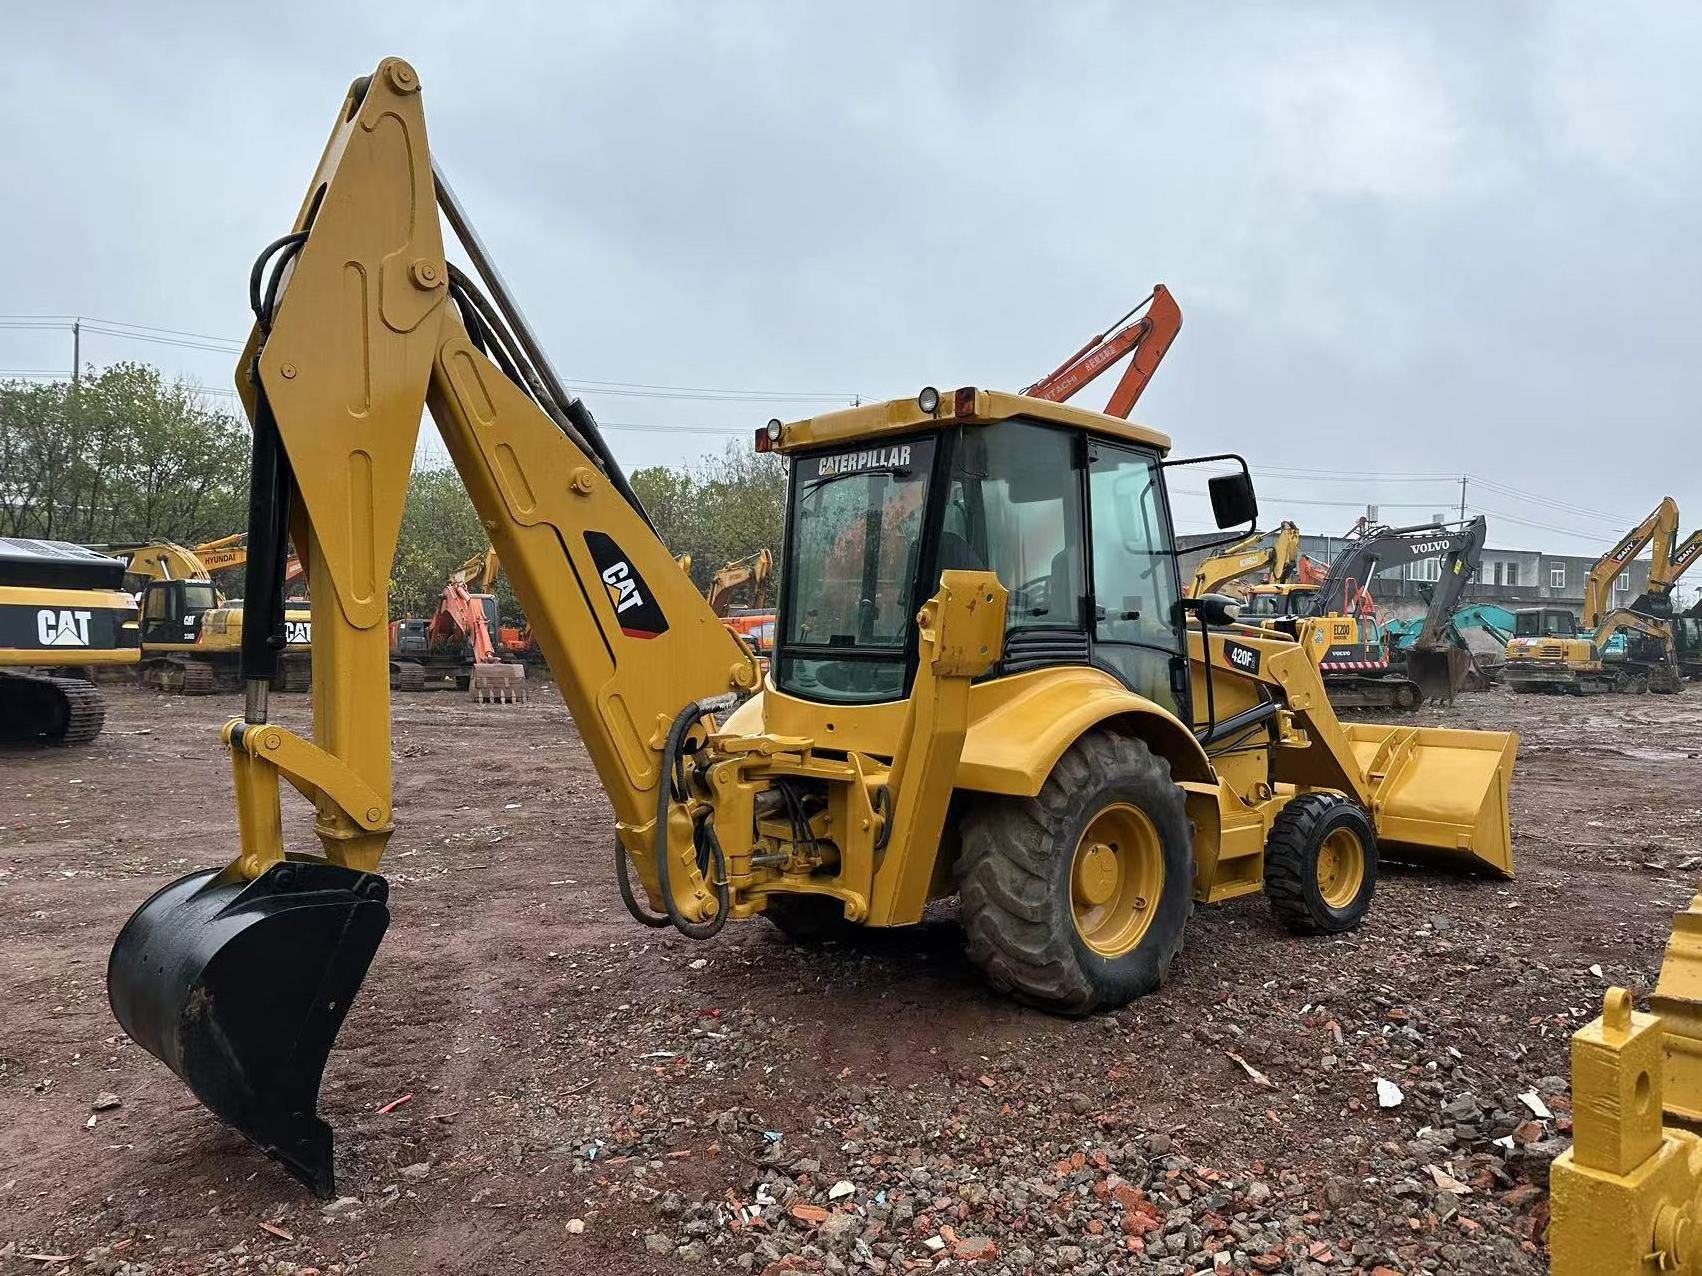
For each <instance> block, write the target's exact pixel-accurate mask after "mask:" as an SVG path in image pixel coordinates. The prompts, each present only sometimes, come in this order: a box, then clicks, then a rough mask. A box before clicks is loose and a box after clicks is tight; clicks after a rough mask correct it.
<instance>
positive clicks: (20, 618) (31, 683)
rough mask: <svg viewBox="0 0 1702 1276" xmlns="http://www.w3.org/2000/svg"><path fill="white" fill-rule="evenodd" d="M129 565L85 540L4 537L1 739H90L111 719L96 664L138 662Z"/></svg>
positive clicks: (0, 559) (0, 554)
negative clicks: (88, 545)
mask: <svg viewBox="0 0 1702 1276" xmlns="http://www.w3.org/2000/svg"><path fill="white" fill-rule="evenodd" d="M123 586H124V564H123V562H121V561H120V560H118V559H115V558H111V557H109V556H107V555H105V554H100V553H96V552H95V551H94V550H91V549H87V548H85V547H84V546H82V545H71V544H68V543H66V542H64V541H43V540H34V539H29V538H25V537H15V536H0V745H47V744H87V743H89V741H91V740H93V739H94V738H95V737H96V736H98V735H99V734H100V732H101V727H102V726H104V725H105V723H106V701H105V700H103V699H102V698H101V694H100V688H99V687H97V686H96V685H95V684H94V681H93V671H94V670H95V669H105V668H114V667H133V666H134V665H135V664H136V662H137V660H138V659H139V658H140V652H139V651H138V650H137V647H136V626H135V624H134V618H135V615H136V602H135V600H134V599H133V598H131V597H130V595H129V594H128V593H126V592H125V590H124V588H123Z"/></svg>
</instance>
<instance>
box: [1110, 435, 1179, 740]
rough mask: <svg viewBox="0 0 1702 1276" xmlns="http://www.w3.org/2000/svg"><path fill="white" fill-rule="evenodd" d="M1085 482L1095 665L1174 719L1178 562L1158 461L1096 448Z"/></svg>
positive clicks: (1132, 452) (1151, 456)
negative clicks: (1090, 524) (1090, 528)
mask: <svg viewBox="0 0 1702 1276" xmlns="http://www.w3.org/2000/svg"><path fill="white" fill-rule="evenodd" d="M1088 475H1089V478H1088V488H1089V504H1090V506H1091V510H1092V521H1093V536H1092V544H1093V605H1094V628H1093V636H1094V661H1095V663H1097V664H1103V665H1105V666H1107V667H1108V668H1110V669H1112V670H1113V671H1114V672H1116V673H1117V674H1118V676H1119V677H1121V678H1122V679H1123V681H1124V682H1125V683H1127V684H1128V685H1129V686H1130V687H1131V688H1132V689H1133V690H1135V691H1136V692H1138V693H1139V694H1141V695H1143V696H1146V697H1147V698H1148V699H1149V700H1153V701H1155V702H1156V703H1158V704H1161V705H1164V706H1165V707H1166V708H1168V709H1171V710H1172V711H1174V712H1177V713H1180V712H1181V710H1182V707H1183V706H1182V705H1181V704H1180V702H1179V701H1180V698H1179V697H1178V695H1177V693H1176V692H1175V691H1174V690H1173V686H1172V668H1173V661H1174V660H1175V659H1176V658H1177V657H1179V655H1180V653H1181V651H1182V634H1181V630H1180V627H1179V622H1178V617H1179V609H1178V607H1177V597H1178V587H1177V580H1176V561H1175V558H1174V556H1173V555H1172V554H1171V552H1170V546H1171V535H1170V517H1169V510H1168V508H1167V506H1166V505H1165V501H1164V485H1163V481H1162V477H1161V471H1160V469H1159V463H1158V457H1157V455H1156V454H1155V453H1152V452H1148V451H1144V450H1141V449H1136V448H1125V447H1120V446H1117V445H1113V444H1109V443H1104V442H1101V441H1099V440H1095V441H1094V443H1093V444H1092V448H1091V452H1090V459H1089V462H1088Z"/></svg>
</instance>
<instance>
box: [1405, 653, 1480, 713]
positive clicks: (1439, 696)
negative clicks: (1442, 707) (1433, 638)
mask: <svg viewBox="0 0 1702 1276" xmlns="http://www.w3.org/2000/svg"><path fill="white" fill-rule="evenodd" d="M1471 666H1472V658H1471V656H1470V655H1469V654H1468V653H1466V652H1464V651H1461V650H1460V649H1459V648H1458V647H1414V648H1412V649H1411V650H1410V651H1408V652H1407V677H1409V678H1411V679H1412V680H1413V681H1414V682H1415V683H1417V684H1418V690H1419V694H1420V695H1421V696H1422V697H1423V698H1424V700H1425V701H1427V702H1428V701H1434V702H1438V703H1441V704H1452V703H1453V702H1454V693H1455V692H1456V691H1458V690H1459V689H1460V688H1461V687H1462V686H1464V685H1465V681H1466V674H1467V673H1469V672H1470V670H1471Z"/></svg>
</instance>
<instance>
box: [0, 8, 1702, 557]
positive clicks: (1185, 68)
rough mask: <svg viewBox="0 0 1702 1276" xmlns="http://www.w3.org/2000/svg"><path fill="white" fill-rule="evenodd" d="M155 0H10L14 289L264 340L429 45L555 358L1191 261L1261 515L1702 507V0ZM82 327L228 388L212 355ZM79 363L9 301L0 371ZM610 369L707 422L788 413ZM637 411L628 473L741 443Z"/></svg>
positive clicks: (861, 341)
mask: <svg viewBox="0 0 1702 1276" xmlns="http://www.w3.org/2000/svg"><path fill="white" fill-rule="evenodd" d="M160 13H161V11H160V10H150V9H146V8H137V7H135V6H130V5H123V4H117V3H106V4H86V5H82V6H77V7H75V10H74V11H71V7H69V6H30V7H28V8H26V9H21V10H20V11H18V12H16V13H13V14H12V15H10V16H9V19H8V21H9V24H10V25H11V27H12V29H13V38H12V39H10V40H9V41H8V44H7V48H6V50H5V51H4V52H3V53H0V66H3V68H4V75H3V76H0V111H3V112H4V118H5V119H6V121H7V124H8V127H7V130H6V142H5V148H6V157H7V160H8V163H7V170H8V173H9V175H10V177H11V181H10V182H9V183H8V186H9V192H8V197H7V198H6V199H5V200H4V201H0V229H3V230H4V232H5V243H6V245H7V248H6V251H5V253H4V254H3V256H0V297H3V298H4V300H3V302H0V311H4V312H5V313H9V314H10V313H56V314H57V313H70V312H81V313H84V314H94V315H100V316H104V317H109V318H113V319H121V320H130V321H135V322H140V323H148V324H158V325H163V326H167V327H173V328H182V329H187V330H191V331H196V332H211V333H225V334H229V335H231V336H233V337H237V336H240V335H241V334H242V332H243V331H244V328H245V318H246V316H245V314H244V306H243V299H242V291H243V286H244V281H245V279H246V272H247V268H248V264H249V261H250V260H251V258H252V255H253V253H254V252H255V251H256V250H257V249H258V247H259V246H260V245H261V244H262V243H264V242H265V241H266V240H268V239H269V238H271V237H272V236H273V235H274V234H276V233H277V232H278V230H279V228H280V226H281V225H282V224H283V223H284V222H286V221H287V220H288V218H289V217H290V215H291V213H292V212H293V210H294V208H295V205H296V202H297V200H298V199H299V196H300V188H301V185H302V183H303V182H305V180H306V177H307V174H308V172H309V170H310V169H311V167H312V165H313V163H314V161H315V159H316V158H317V155H318V151H319V147H320V145H321V143H322V141H323V137H324V133H325V130H326V129H327V128H328V127H329V123H330V118H329V117H330V115H331V113H332V112H333V111H334V110H335V108H336V105H337V102H338V100H339V98H340V96H341V93H342V90H343V88H344V86H345V85H346V83H347V82H348V80H349V79H351V78H352V77H354V76H355V75H357V74H361V73H363V72H365V71H367V70H369V69H370V68H371V66H372V64H373V63H374V62H376V60H377V59H378V58H379V57H380V56H383V55H385V54H388V53H399V54H402V55H404V56H407V57H409V58H410V59H411V60H412V61H413V62H414V63H415V64H416V66H417V67H418V68H419V70H420V72H421V75H422V78H423V80H424V83H425V86H426V92H427V95H428V96H427V101H428V112H429V119H430V121H431V123H432V127H433V141H434V146H435V148H436V150H437V153H438V154H439V156H440V158H441V159H442V161H443V162H444V164H445V165H446V167H447V169H448V171H449V172H450V173H451V174H452V175H453V176H454V178H455V180H456V184H457V187H458V189H459V190H460V192H461V194H462V196H463V198H465V199H466V200H467V201H468V202H469V203H470V204H471V205H472V207H473V209H474V212H475V215H476V216H478V217H479V219H480V222H481V227H482V229H483V231H484V233H485V235H486V237H487V238H488V239H489V240H490V241H491V243H492V245H493V248H494V250H495V251H496V253H497V254H498V257H499V260H500V261H501V262H502V263H503V267H504V270H505V273H506V274H507V275H508V276H509V277H510V279H511V281H512V282H514V283H515V284H516V286H517V288H518V291H519V293H520V295H521V297H522V300H523V302H524V303H525V304H526V306H527V308H528V310H529V311H530V312H531V314H532V317H533V319H534V322H535V323H536V324H537V326H538V327H539V328H540V329H541V330H542V331H543V333H544V334H545V336H546V339H547V340H548V341H549V344H550V346H551V348H552V351H553V352H554V355H555V357H556V359H557V361H558V363H559V364H560V365H561V366H562V367H563V368H564V369H565V370H566V371H567V372H568V375H570V376H576V377H583V378H596V379H603V380H618V381H630V382H645V383H666V384H674V385H690V386H732V387H741V388H742V387H754V388H779V389H797V390H800V391H810V392H817V391H820V392H830V393H835V394H852V393H856V394H863V395H872V396H877V397H887V396H893V395H908V394H910V393H913V392H914V390H915V389H916V388H917V387H919V386H920V385H922V384H923V383H926V382H933V383H935V384H939V385H952V384H961V383H972V382H973V383H979V384H986V385H999V386H1020V385H1022V384H1025V383H1027V382H1028V381H1030V380H1032V379H1033V378H1034V377H1035V376H1036V375H1038V374H1039V373H1040V372H1042V371H1044V370H1045V369H1046V368H1047V367H1049V366H1050V365H1051V364H1052V363H1053V362H1055V361H1056V360H1057V359H1059V358H1061V357H1062V356H1063V355H1064V354H1065V353H1067V352H1068V351H1069V350H1070V349H1073V348H1074V346H1075V344H1077V343H1078V342H1079V341H1080V340H1081V339H1083V338H1084V337H1086V336H1087V335H1089V334H1090V333H1091V332H1092V331H1093V330H1094V329H1095V328H1096V327H1097V326H1098V325H1100V324H1102V323H1103V322H1105V321H1107V320H1109V319H1110V318H1112V317H1114V316H1115V315H1116V314H1118V313H1119V312H1120V311H1121V310H1122V309H1123V308H1124V307H1126V306H1127V305H1128V304H1130V303H1131V302H1132V301H1133V300H1135V299H1136V298H1138V297H1139V296H1141V295H1142V294H1144V293H1145V291H1146V289H1147V288H1148V287H1149V286H1150V285H1151V284H1152V283H1153V282H1154V281H1155V280H1163V281H1165V282H1166V283H1168V284H1169V285H1170V286H1171V287H1172V289H1173V290H1174V291H1175V292H1176V294H1177V296H1178V297H1179V299H1180V300H1181V303H1182V306H1183V309H1184V312H1185V314H1186V316H1187V322H1186V326H1185V329H1184V331H1183V334H1182V336H1181V338H1180V340H1179V341H1178V342H1177V344H1176V346H1175V347H1174V349H1173V350H1172V352H1171V354H1170V356H1169V358H1168V360H1167V361H1166V364H1165V366H1164V368H1163V369H1162V370H1161V372H1160V373H1159V376H1158V378H1157V379H1156V380H1155V382H1154V384H1153V387H1152V389H1151V391H1150V392H1149V393H1148V394H1147V396H1146V398H1145V399H1144V400H1143V401H1142V404H1141V408H1140V412H1139V415H1140V416H1141V418H1142V419H1143V420H1146V421H1148V422H1150V423H1151V424H1154V425H1156V426H1158V427H1160V428H1163V429H1166V430H1168V431H1169V432H1171V433H1172V435H1173V436H1174V437H1175V438H1176V440H1177V443H1178V448H1179V450H1181V451H1184V452H1186V451H1207V450H1218V449H1224V448H1234V449H1238V450H1240V451H1243V452H1245V453H1246V454H1247V455H1248V457H1249V458H1250V459H1251V460H1252V462H1253V463H1254V465H1255V469H1256V471H1257V470H1260V469H1263V470H1264V471H1265V473H1264V475H1263V477H1262V482H1261V487H1262V490H1263V492H1264V493H1265V501H1264V504H1265V506H1266V510H1267V513H1268V514H1269V515H1271V516H1272V517H1273V519H1274V518H1275V517H1281V516H1285V515H1286V516H1292V517H1295V518H1296V519H1297V520H1298V521H1300V522H1301V523H1302V524H1303V525H1304V526H1305V527H1307V528H1309V529H1316V530H1320V531H1339V530H1340V529H1341V528H1342V527H1344V526H1345V525H1346V524H1347V523H1348V522H1350V521H1351V518H1352V515H1353V513H1354V511H1353V509H1351V508H1349V506H1348V504H1347V503H1350V502H1359V501H1364V500H1378V501H1380V502H1381V504H1382V505H1383V512H1384V514H1385V516H1386V517H1393V518H1406V517H1409V516H1412V517H1416V516H1419V515H1421V514H1424V513H1428V512H1430V511H1431V509H1444V508H1448V507H1449V504H1450V501H1457V493H1458V485H1457V482H1453V481H1449V480H1447V479H1438V480H1427V481H1417V480H1408V481H1400V482H1396V481H1389V482H1383V483H1361V482H1345V481H1337V480H1335V479H1332V478H1330V477H1327V476H1323V475H1319V474H1316V473H1313V474H1297V473H1295V471H1380V472H1383V473H1387V474H1391V475H1402V476H1405V475H1413V474H1445V475H1457V474H1459V473H1460V472H1462V471H1469V472H1471V473H1472V474H1475V475H1481V476H1483V477H1484V478H1486V479H1488V480H1491V481H1493V482H1496V483H1499V484H1501V485H1502V486H1503V487H1510V488H1514V489H1519V490H1520V491H1524V492H1530V493H1535V494H1537V495H1539V496H1542V497H1544V498H1547V499H1549V500H1550V501H1559V502H1563V503H1564V504H1565V505H1568V506H1571V507H1573V508H1569V509H1568V508H1560V507H1557V506H1556V505H1553V504H1543V503H1539V502H1535V501H1530V500H1527V499H1524V498H1522V497H1520V496H1518V495H1516V494H1513V493H1508V492H1501V493H1495V492H1492V491H1491V489H1489V488H1488V487H1487V486H1483V487H1480V488H1479V489H1478V491H1477V492H1476V493H1475V494H1474V495H1473V504H1479V505H1481V506H1483V507H1486V508H1488V509H1490V510H1492V511H1496V512H1497V513H1499V514H1500V515H1502V516H1509V515H1510V516H1512V518H1517V519H1520V520H1522V522H1519V523H1516V522H1513V521H1511V520H1510V519H1509V518H1507V517H1503V518H1502V519H1501V520H1500V521H1499V522H1498V523H1497V525H1496V535H1495V538H1494V539H1495V540H1496V541H1497V542H1499V543H1502V544H1516V545H1527V546H1540V545H1548V546H1552V547H1553V548H1555V549H1557V550H1564V551H1571V552H1588V551H1589V550H1590V548H1591V547H1592V546H1599V545H1602V544H1604V543H1605V542H1607V541H1609V540H1611V539H1612V538H1613V537H1614V535H1615V534H1616V533H1617V531H1618V530H1620V528H1619V527H1618V526H1616V525H1615V524H1614V523H1613V522H1612V521H1610V520H1607V519H1603V518H1599V517H1595V516H1594V515H1592V514H1588V513H1582V512H1580V510H1585V509H1587V510H1590V511H1598V512H1601V513H1606V514H1609V515H1612V516H1614V517H1620V516H1623V517H1624V518H1626V519H1631V518H1636V517H1640V516H1641V515H1642V514H1643V513H1644V512H1645V511H1646V510H1647V509H1648V508H1650V507H1651V506H1652V505H1653V504H1654V502H1655V500H1656V499H1657V498H1658V497H1659V496H1660V495H1662V494H1664V493H1668V492H1670V493H1671V494H1672V495H1673V496H1675V497H1677V498H1678V499H1679V501H1680V504H1681V506H1682V507H1684V508H1685V509H1686V510H1688V511H1690V512H1689V514H1688V515H1687V518H1688V519H1689V520H1690V521H1691V522H1694V523H1698V524H1702V482H1699V481H1698V480H1697V478H1696V477H1695V475H1696V473H1697V470H1696V467H1695V466H1694V465H1692V464H1690V457H1689V456H1688V454H1687V453H1686V451H1685V449H1684V446H1683V439H1684V438H1685V437H1687V436H1688V434H1689V433H1690V432H1691V431H1692V429H1693V418H1692V415H1691V413H1692V404H1693V403H1694V401H1695V399H1696V397H1697V394H1696V391H1697V380H1698V378H1697V373H1696V371H1695V368H1696V360H1695V358H1694V357H1693V355H1692V353H1691V350H1692V347H1693V345H1694V333H1693V323H1692V319H1691V316H1692V312H1693V309H1694V305H1695V301H1694V298H1695V297H1696V296H1697V295H1698V292H1699V288H1698V285H1699V284H1702V257H1699V249H1698V247H1697V230H1698V226H1699V225H1702V218H1699V217H1698V212H1699V205H1702V191H1699V189H1698V186H1699V181H1698V178H1699V164H1698V160H1697V150H1698V148H1697V147H1696V145H1695V139H1696V137H1697V136H1698V135H1699V134H1702V129H1699V128H1698V124H1699V123H1702V120H1699V119H1698V116H1699V115H1702V94H1698V93H1697V91H1696V89H1695V87H1694V81H1695V77H1694V68H1695V67H1696V66H1697V65H1702V56H1699V55H1702V10H1698V9H1697V8H1696V7H1695V6H1692V5H1686V4H1681V3H1674V4H1670V5H1657V4H1644V5H1616V6H1602V5H1599V4H1595V5H1592V4H1585V3H1564V4H1556V5H1504V6H1480V5H1471V4H1466V3H1456V4H1436V5H1428V6H1404V7H1398V8H1397V7H1394V6H1383V7H1377V8H1373V7H1367V6H1357V5H1345V4H1343V5H1336V4H1310V5H1308V4H1296V5H1284V6H1263V5H1252V4H1246V5H1220V6H1210V7H1205V6H1171V7H1164V8H1160V7H1158V6H1133V5H1123V4H1097V5H1095V4H1071V5H1053V6H1041V5H1019V4H1008V3H1006V4H996V3H981V4H975V3H959V4H932V5H882V4H867V3H862V4H834V5H828V4H812V5H785V4H780V3H770V4H756V3H747V4H732V3H728V4H718V5H698V4H684V3H678V4H671V3H653V4H620V5H607V4H604V5H539V6H535V7H531V8H528V7H526V6H515V5H502V6H490V7H488V8H485V9H483V10H480V11H474V8H473V7H472V6H468V5H465V4H461V5H448V4H441V5H432V4H423V5H422V4H395V5H363V6H354V5H331V4H324V3H304V4H297V5H294V6H290V7H288V8H285V9H273V10H267V11H264V12H262V11H260V10H253V9H248V8H246V7H244V6H236V5H216V4H195V5H179V6H176V7H175V9H174V10H173V13H174V15H175V16H174V17H173V18H172V20H170V21H166V20H164V19H162V17H161V16H160ZM86 349H87V353H88V355H89V357H91V358H94V359H96V360H97V361H106V360H109V359H113V358H117V357H124V356H137V355H145V356H151V357H157V358H159V359H160V360H161V361H162V362H163V363H164V364H165V366H167V367H168V368H170V369H172V370H174V371H180V372H183V373H185V374H187V375H190V376H194V377H197V378H200V379H203V380H206V381H207V382H209V383H212V384H218V385H228V384H229V380H228V378H229V368H228V366H227V363H228V360H226V359H224V358H223V357H221V356H217V355H212V354H203V353H201V352H195V351H189V350H179V349H175V348H172V347H145V346H143V347H138V346H134V345H129V344H121V343H119V342H117V341H116V340H113V339H110V338H91V340H90V342H89V345H88V346H87V347H86ZM66 357H67V351H66V350H65V346H64V342H63V341H61V340H60V339H59V336H58V335H57V334H28V333H17V332H0V367H6V368H13V367H28V368H35V367H43V366H58V365H59V364H62V363H64V362H65V360H66ZM44 360H51V361H52V363H51V365H49V364H48V363H44V362H43V361H44ZM587 398H588V401H589V402H590V403H591V404H592V406H593V408H594V409H595V410H596V411H597V412H598V414H599V416H601V417H602V418H604V419H607V420H611V421H630V422H642V423H651V424H659V425H674V426H679V425H702V426H716V427H726V428H728V429H731V428H733V427H739V428H741V429H742V428H744V427H749V426H754V425H755V424H758V423H759V422H760V421H761V420H763V419H765V418H766V417H767V416H768V415H770V413H771V411H772V410H773V409H772V408H771V407H770V406H769V405H765V404H761V403H744V404H736V403H705V402H695V401H689V400H665V399H645V398H631V397H619V396H614V395H610V394H604V395H602V396H599V395H598V394H595V393H590V394H588V395H587ZM1093 402H1094V403H1095V404H1097V402H1098V400H1093ZM822 406H824V407H825V406H829V404H827V403H823V404H822ZM789 408H794V409H795V410H796V412H797V413H798V414H803V413H807V412H808V411H810V410H812V405H809V404H798V405H789ZM788 414H791V412H790V411H788V412H783V413H782V415H788ZM614 437H615V439H616V442H617V447H618V449H619V450H620V452H621V453H622V455H623V456H624V457H625V458H626V459H627V460H628V462H629V463H630V464H634V465H636V464H645V463H652V462H655V461H659V460H678V459H680V458H683V457H689V456H691V455H695V454H699V453H701V452H704V451H706V450H715V449H718V448H719V447H720V446H722V445H723V443H724V440H722V439H719V438H716V437H714V436H706V435H703V434H681V435H679V436H677V437H671V436H668V435H665V434H657V433H617V434H616V435H615V436H614ZM1283 471H1287V473H1286V474H1285V473H1283ZM1301 501H1318V502H1323V501H1332V502H1334V501H1339V502H1342V504H1302V503H1300V502H1301ZM1184 516H1185V518H1187V519H1188V520H1189V521H1190V522H1194V523H1197V522H1198V520H1199V519H1200V517H1201V514H1200V511H1199V510H1197V509H1193V508H1189V509H1187V510H1185V511H1184ZM1492 517H1494V516H1493V515H1492ZM1531 524H1545V525H1546V527H1543V526H1531Z"/></svg>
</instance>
